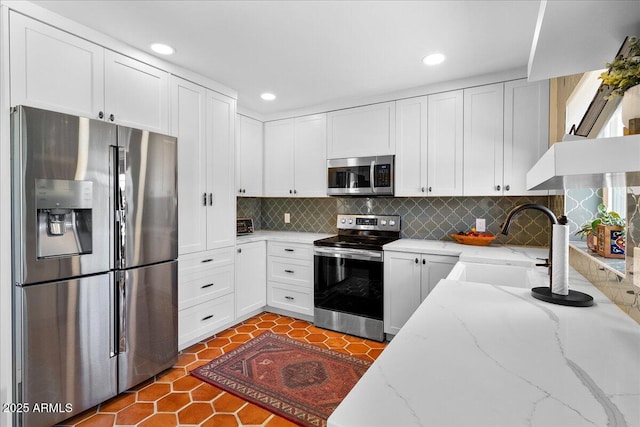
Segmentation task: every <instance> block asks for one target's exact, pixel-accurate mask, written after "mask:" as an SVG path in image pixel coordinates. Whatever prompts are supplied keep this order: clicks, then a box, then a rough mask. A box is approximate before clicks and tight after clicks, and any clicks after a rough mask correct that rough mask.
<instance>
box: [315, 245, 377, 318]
mask: <svg viewBox="0 0 640 427" xmlns="http://www.w3.org/2000/svg"><path fill="white" fill-rule="evenodd" d="M314 264H315V265H314V267H315V268H314V308H316V309H323V310H328V311H331V312H340V313H346V314H350V315H354V316H358V317H366V318H370V319H375V320H379V321H382V310H383V299H382V296H383V283H382V278H383V253H382V251H367V250H358V249H342V248H325V247H315V248H314Z"/></svg>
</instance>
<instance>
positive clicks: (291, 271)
mask: <svg viewBox="0 0 640 427" xmlns="http://www.w3.org/2000/svg"><path fill="white" fill-rule="evenodd" d="M284 272H285V273H289V274H293V273H295V271H293V270H285V271H284Z"/></svg>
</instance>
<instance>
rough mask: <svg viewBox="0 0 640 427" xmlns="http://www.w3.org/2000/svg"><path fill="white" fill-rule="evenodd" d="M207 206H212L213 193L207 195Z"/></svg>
mask: <svg viewBox="0 0 640 427" xmlns="http://www.w3.org/2000/svg"><path fill="white" fill-rule="evenodd" d="M209 206H213V193H209Z"/></svg>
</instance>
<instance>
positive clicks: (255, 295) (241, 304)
mask: <svg viewBox="0 0 640 427" xmlns="http://www.w3.org/2000/svg"><path fill="white" fill-rule="evenodd" d="M265 305H267V244H266V242H264V241H260V242H250V243H242V244H239V245H237V246H236V317H237V318H241V317H243V316H246V315H248V314H250V313H253V312H255V311H257V310H260V309H262V308H264V306H265Z"/></svg>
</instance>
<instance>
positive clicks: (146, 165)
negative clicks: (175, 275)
mask: <svg viewBox="0 0 640 427" xmlns="http://www.w3.org/2000/svg"><path fill="white" fill-rule="evenodd" d="M118 147H119V150H118V151H119V155H118V156H119V159H118V162H117V165H118V167H117V172H116V173H117V176H116V183H115V185H116V211H118V212H119V213H118V214H117V215H116V217H117V222H118V223H117V224H116V230H117V233H116V235H117V239H120V242H118V241H116V254H120V252H122V254H121V255H120V257H121V259H119V260H118V259H116V261H115V268H131V267H139V266H143V265H148V264H153V263H157V262H163V261H169V260H172V259H176V258H177V257H178V214H177V212H178V187H177V166H176V165H177V162H176V161H177V151H176V150H177V140H176V138H174V137H171V136H166V135H161V134H158V133H153V132H148V131H142V130H139V129H132V128H126V127H122V126H119V127H118ZM122 243H124V244H122ZM120 249H121V250H120Z"/></svg>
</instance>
